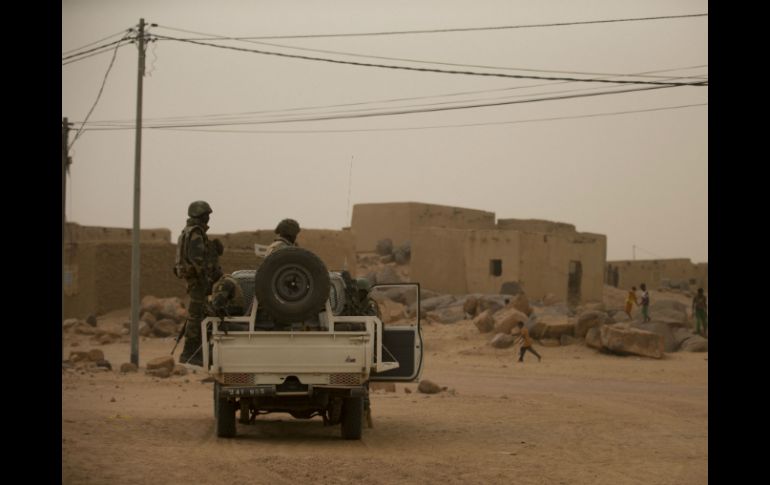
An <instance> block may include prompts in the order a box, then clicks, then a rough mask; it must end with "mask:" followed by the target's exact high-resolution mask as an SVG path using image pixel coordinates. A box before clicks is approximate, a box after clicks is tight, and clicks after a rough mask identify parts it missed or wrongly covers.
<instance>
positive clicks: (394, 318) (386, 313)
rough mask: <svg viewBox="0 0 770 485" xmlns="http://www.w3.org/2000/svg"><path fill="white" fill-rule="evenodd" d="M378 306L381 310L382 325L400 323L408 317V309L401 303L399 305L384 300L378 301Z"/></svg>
mask: <svg viewBox="0 0 770 485" xmlns="http://www.w3.org/2000/svg"><path fill="white" fill-rule="evenodd" d="M377 305H378V306H379V309H380V318H381V319H382V323H393V322H399V321H402V320H404V319H405V318H406V317H407V315H406V307H405V306H404V305H402V304H401V303H397V302H395V301H393V300H382V301H378V302H377Z"/></svg>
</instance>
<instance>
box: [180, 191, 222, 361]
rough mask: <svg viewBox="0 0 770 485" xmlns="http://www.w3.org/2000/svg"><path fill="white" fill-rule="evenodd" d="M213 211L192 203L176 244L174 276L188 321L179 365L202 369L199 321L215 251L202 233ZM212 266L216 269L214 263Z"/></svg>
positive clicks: (207, 290) (207, 291) (202, 311)
mask: <svg viewBox="0 0 770 485" xmlns="http://www.w3.org/2000/svg"><path fill="white" fill-rule="evenodd" d="M212 212H213V211H212V210H211V206H210V205H209V204H208V202H205V201H203V200H196V201H195V202H193V203H191V204H190V206H189V207H188V209H187V215H188V216H189V218H188V219H187V224H186V225H185V227H184V229H182V233H181V234H180V235H179V239H178V240H177V248H176V250H177V254H176V264H175V266H174V274H176V276H177V277H179V278H184V279H185V281H186V282H187V294H188V295H190V306H189V308H188V313H189V315H190V316H189V318H188V320H187V325H186V327H185V334H184V336H185V342H184V349H183V350H182V355H180V356H179V361H180V362H183V363H190V364H194V365H203V353H202V352H201V349H200V347H201V321H202V320H203V318H204V317H205V308H206V296H207V295H208V294H209V293H210V292H211V283H212V276H213V275H212V263H211V258H212V255H213V254H216V248H214V247H212V246H211V244H210V243H209V240H208V237H207V236H206V231H208V229H209V226H208V222H209V214H211V213H212ZM214 266H217V267H218V263H216V264H215V265H214Z"/></svg>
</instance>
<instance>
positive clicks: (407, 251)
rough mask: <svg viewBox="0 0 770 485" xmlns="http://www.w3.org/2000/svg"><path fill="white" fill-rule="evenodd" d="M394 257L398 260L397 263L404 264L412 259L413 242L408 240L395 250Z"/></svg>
mask: <svg viewBox="0 0 770 485" xmlns="http://www.w3.org/2000/svg"><path fill="white" fill-rule="evenodd" d="M393 259H395V260H396V264H399V265H403V264H407V263H409V260H410V259H412V243H411V242H409V241H406V242H405V243H403V244H401V245H400V246H399V247H397V248H396V249H394V250H393Z"/></svg>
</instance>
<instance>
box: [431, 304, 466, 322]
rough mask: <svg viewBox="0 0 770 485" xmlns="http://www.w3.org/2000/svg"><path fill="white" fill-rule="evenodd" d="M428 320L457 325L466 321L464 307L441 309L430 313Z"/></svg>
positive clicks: (456, 306)
mask: <svg viewBox="0 0 770 485" xmlns="http://www.w3.org/2000/svg"><path fill="white" fill-rule="evenodd" d="M427 316H428V318H430V319H431V320H433V321H436V322H441V323H456V322H459V321H460V320H465V311H464V310H463V307H462V305H454V306H450V307H445V308H439V309H437V310H433V311H432V312H428V315H427Z"/></svg>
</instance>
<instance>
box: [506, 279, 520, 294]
mask: <svg viewBox="0 0 770 485" xmlns="http://www.w3.org/2000/svg"><path fill="white" fill-rule="evenodd" d="M523 291H524V290H523V289H522V288H521V283H519V282H518V281H506V282H504V283H503V284H502V285H500V294H501V295H518V294H519V293H522V292H523Z"/></svg>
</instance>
